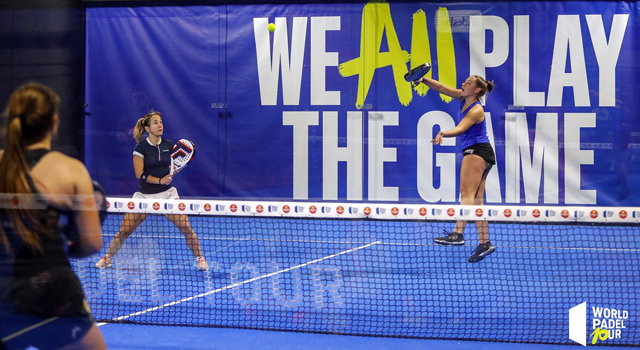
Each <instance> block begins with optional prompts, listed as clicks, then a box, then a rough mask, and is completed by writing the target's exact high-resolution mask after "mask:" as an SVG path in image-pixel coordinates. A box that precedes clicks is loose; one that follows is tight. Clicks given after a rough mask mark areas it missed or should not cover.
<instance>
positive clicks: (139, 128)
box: [133, 111, 162, 142]
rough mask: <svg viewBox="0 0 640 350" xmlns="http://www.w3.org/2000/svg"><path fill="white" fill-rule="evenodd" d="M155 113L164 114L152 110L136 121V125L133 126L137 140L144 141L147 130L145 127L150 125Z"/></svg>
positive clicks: (134, 136)
mask: <svg viewBox="0 0 640 350" xmlns="http://www.w3.org/2000/svg"><path fill="white" fill-rule="evenodd" d="M154 115H157V116H162V115H161V114H160V112H158V111H151V112H149V113H147V114H145V115H144V117H142V118H140V119H138V122H136V126H135V127H134V128H133V138H134V139H135V140H136V142H140V141H142V137H143V136H144V133H145V132H146V130H145V129H144V127H145V126H149V121H150V120H151V117H153V116H154Z"/></svg>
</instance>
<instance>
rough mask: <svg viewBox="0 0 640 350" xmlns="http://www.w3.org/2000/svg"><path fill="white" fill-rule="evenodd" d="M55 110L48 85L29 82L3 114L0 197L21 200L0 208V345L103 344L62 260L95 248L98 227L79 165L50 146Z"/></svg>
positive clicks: (57, 105) (87, 183) (98, 242)
mask: <svg viewBox="0 0 640 350" xmlns="http://www.w3.org/2000/svg"><path fill="white" fill-rule="evenodd" d="M59 108H60V98H59V97H58V95H57V94H56V93H55V92H54V91H53V90H51V89H50V88H48V87H46V86H44V85H41V84H37V83H29V84H25V85H23V86H21V87H19V88H18V89H16V91H14V92H13V94H11V97H10V98H9V105H8V107H7V109H6V111H5V115H4V118H6V122H7V128H6V133H5V140H6V142H5V148H4V150H0V196H2V197H3V198H2V200H3V201H4V200H6V199H7V197H8V198H14V197H15V198H17V199H16V200H15V203H16V204H17V203H20V204H23V205H21V206H17V207H11V206H7V205H2V206H0V349H5V348H6V349H25V348H27V347H30V346H31V347H36V348H39V349H58V348H65V349H68V348H73V349H96V350H99V349H106V344H105V342H104V339H103V338H102V334H101V333H100V330H99V329H98V327H97V325H96V322H95V321H94V319H93V316H92V315H91V311H90V310H89V307H88V304H87V302H86V300H85V297H84V293H83V291H82V285H81V284H80V280H79V279H78V277H77V276H76V274H75V273H74V271H73V269H72V268H71V264H70V263H69V258H68V256H72V257H86V256H90V255H92V254H94V253H96V252H98V250H99V249H100V246H101V244H102V231H101V229H100V221H99V217H98V212H97V211H96V209H97V208H96V206H95V202H94V199H93V196H94V190H93V185H92V182H91V177H90V176H89V172H88V171H87V168H86V167H85V166H84V164H82V163H81V162H80V161H78V160H76V159H73V158H71V157H69V156H66V155H64V154H62V153H59V152H56V151H52V150H51V140H52V138H53V137H54V136H55V135H56V133H57V130H58V124H59V121H60V118H59V116H58V112H59ZM12 201H13V199H12ZM60 217H64V218H66V219H67V222H68V223H69V224H71V223H72V224H73V225H75V227H76V232H75V233H74V234H71V233H72V232H70V231H68V230H65V229H64V227H62V225H61V221H59V220H58V219H59V218H60ZM65 227H67V226H66V225H65Z"/></svg>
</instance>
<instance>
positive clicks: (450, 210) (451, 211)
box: [447, 208, 456, 216]
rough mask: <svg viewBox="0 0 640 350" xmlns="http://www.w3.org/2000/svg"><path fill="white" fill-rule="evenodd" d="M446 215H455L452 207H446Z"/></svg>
mask: <svg viewBox="0 0 640 350" xmlns="http://www.w3.org/2000/svg"><path fill="white" fill-rule="evenodd" d="M447 215H449V216H454V215H456V211H455V210H454V209H453V208H449V209H447Z"/></svg>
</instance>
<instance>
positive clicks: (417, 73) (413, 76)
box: [404, 63, 431, 82]
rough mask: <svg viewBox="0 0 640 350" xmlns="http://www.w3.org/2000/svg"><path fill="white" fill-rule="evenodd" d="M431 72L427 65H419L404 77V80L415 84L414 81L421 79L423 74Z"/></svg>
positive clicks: (429, 66)
mask: <svg viewBox="0 0 640 350" xmlns="http://www.w3.org/2000/svg"><path fill="white" fill-rule="evenodd" d="M430 70H431V65H430V64H429V63H425V64H421V65H419V66H417V67H415V68H413V69H412V70H410V71H409V72H407V74H405V75H404V80H406V81H408V82H415V81H416V80H418V79H420V78H422V77H423V76H424V75H425V74H427V73H429V71H430Z"/></svg>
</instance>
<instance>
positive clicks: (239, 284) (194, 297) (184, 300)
mask: <svg viewBox="0 0 640 350" xmlns="http://www.w3.org/2000/svg"><path fill="white" fill-rule="evenodd" d="M380 243H382V241H376V242H372V243H369V244H365V245H363V246H359V247H356V248H353V249H349V250H345V251H343V252H340V253H336V254H332V255H329V256H325V257H324V258H319V259H315V260H311V261H309V262H306V263H304V264H300V265H296V266H293V267H289V268H286V269H283V270H280V271H275V272H272V273H268V274H266V275H262V276H258V277H254V278H251V279H248V280H245V281H242V282H237V283H234V284H230V285H228V286H226V287H222V288H218V289H214V290H211V291H208V292H205V293H201V294H198V295H194V296H191V297H188V298H184V299H180V300H176V301H172V302H170V303H167V304H164V305H160V306H155V307H152V308H148V309H146V310H142V311H138V312H134V313H132V314H129V315H126V316H120V317H116V318H113V319H111V320H112V321H122V320H126V319H127V318H130V317H133V316H138V315H142V314H146V313H148V312H152V311H156V310H160V309H164V308H165V307H169V306H173V305H177V304H181V303H184V302H186V301H190V300H193V299H197V298H201V297H204V296H207V295H211V294H215V293H218V292H222V291H225V290H227V289H231V288H235V287H238V286H241V285H243V284H247V283H251V282H254V281H257V280H261V279H263V278H269V277H271V276H275V275H279V274H281V273H284V272H288V271H291V270H295V269H299V268H301V267H305V266H307V265H311V264H315V263H317V262H320V261H323V260H327V259H331V258H335V257H336V256H340V255H343V254H347V253H351V252H355V251H356V250H360V249H364V248H368V247H371V246H372V245H376V244H380ZM104 324H106V323H104V322H101V323H99V324H98V326H102V325H104Z"/></svg>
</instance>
